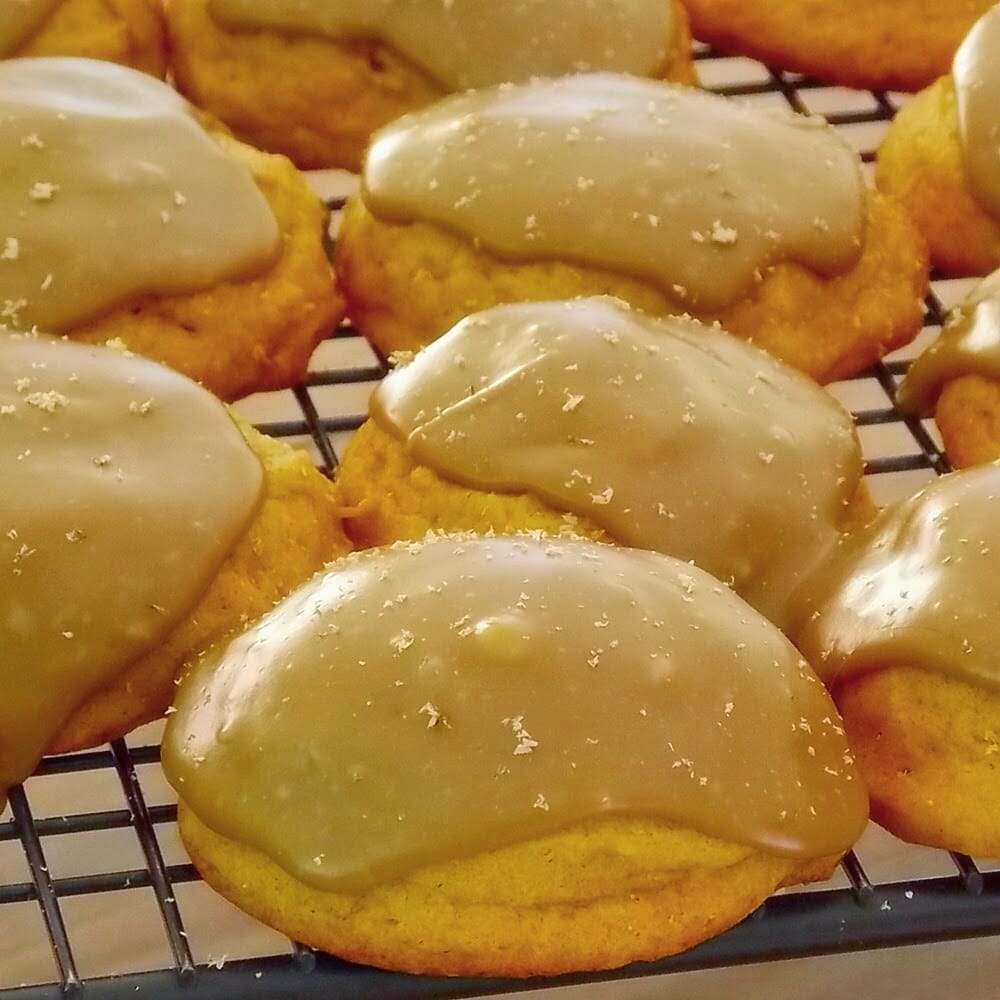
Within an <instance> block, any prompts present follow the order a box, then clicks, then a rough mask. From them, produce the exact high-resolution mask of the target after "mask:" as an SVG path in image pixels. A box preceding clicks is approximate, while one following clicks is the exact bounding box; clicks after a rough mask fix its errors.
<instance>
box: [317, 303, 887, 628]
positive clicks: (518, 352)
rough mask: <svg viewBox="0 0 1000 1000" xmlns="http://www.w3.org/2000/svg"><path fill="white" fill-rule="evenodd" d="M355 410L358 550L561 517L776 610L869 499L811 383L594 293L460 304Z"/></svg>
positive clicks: (675, 322) (835, 409) (841, 428)
mask: <svg viewBox="0 0 1000 1000" xmlns="http://www.w3.org/2000/svg"><path fill="white" fill-rule="evenodd" d="M370 411H371V416H372V419H371V420H369V422H368V423H367V424H365V425H364V426H363V427H362V428H361V429H360V430H359V431H358V433H357V434H356V435H355V436H354V438H353V439H352V440H351V442H350V444H349V445H348V447H347V449H346V451H345V453H344V456H343V461H342V463H341V466H340V469H339V470H338V478H337V484H338V488H339V490H340V493H341V496H342V497H343V499H344V502H345V505H346V506H347V507H348V514H347V520H346V526H347V530H348V532H349V533H350V534H351V536H352V537H353V538H354V540H355V541H356V542H357V543H358V544H359V545H363V546H370V545H384V544H387V543H389V542H393V541H396V540H399V539H419V538H422V537H423V536H424V535H425V534H426V533H427V532H428V531H429V530H443V531H477V532H481V533H488V532H490V531H496V532H500V533H504V532H511V531H526V530H538V531H542V532H545V533H547V534H559V533H565V532H569V531H572V532H575V533H577V534H582V535H586V536H588V537H591V538H597V539H601V540H605V541H611V540H613V541H615V542H617V543H619V544H622V545H631V546H635V547H638V548H644V549H654V550H657V551H660V552H665V553H668V554H669V555H672V556H676V557H678V558H681V559H686V560H690V561H693V562H694V563H696V564H697V565H698V566H700V567H701V568H702V569H704V570H707V571H708V572H710V573H712V574H714V575H715V576H717V577H718V578H719V579H722V580H725V581H726V582H728V583H729V584H730V585H731V586H733V588H734V589H735V590H736V592H737V593H739V594H740V595H741V596H742V597H743V598H744V599H745V600H747V601H748V602H749V603H750V604H752V605H753V606H754V607H755V608H756V609H757V610H758V611H760V612H761V613H762V614H764V615H766V616H767V617H768V618H770V619H771V620H772V621H774V622H776V623H777V624H779V625H781V624H784V623H786V622H787V621H788V620H789V618H790V616H792V615H793V613H794V612H793V608H794V605H795V601H796V595H797V593H798V591H799V589H800V588H801V587H802V586H803V584H804V582H805V581H806V580H807V579H808V577H809V576H810V574H811V572H812V571H813V570H815V569H816V567H817V566H819V565H821V564H822V563H823V562H824V561H825V560H826V559H827V558H829V556H830V554H831V552H832V551H833V550H834V549H835V548H836V546H837V545H838V543H839V539H840V536H841V534H842V533H843V532H845V531H849V530H852V529H853V528H854V527H856V525H857V523H858V522H859V521H861V520H864V519H866V517H867V516H869V515H870V514H871V513H873V511H872V509H871V503H870V500H869V499H868V496H867V493H866V492H865V491H864V487H863V485H862V479H861V476H862V460H861V448H860V445H859V443H858V439H857V435H856V433H855V430H854V426H853V423H852V421H851V418H850V416H849V414H847V412H846V411H844V410H843V409H842V408H841V407H840V406H839V404H837V403H836V402H835V401H834V400H833V399H832V398H831V397H830V396H829V395H828V394H827V393H825V392H823V391H822V390H821V389H820V388H819V387H818V386H816V385H815V384H814V383H812V382H811V381H810V380H809V379H807V378H805V377H804V376H802V375H800V374H799V373H798V372H795V371H793V370H791V369H790V368H788V367H786V366H785V365H782V364H781V363H780V362H777V361H775V360H774V359H773V358H771V357H770V356H768V355H767V354H765V353H764V352H763V351H760V350H758V349H757V348H754V347H751V346H749V345H747V344H745V343H743V342H742V341H740V340H737V339H736V338H735V337H731V336H729V335H728V334H727V333H725V332H724V331H720V330H716V329H712V328H707V327H703V326H702V325H701V324H699V323H697V322H695V321H693V320H689V319H680V318H677V317H670V318H652V317H648V316H644V315H643V314H642V313H639V312H633V311H631V310H629V308H628V307H627V306H625V305H624V304H623V303H619V302H615V301H614V300H610V299H584V300H577V301H575V302H548V303H543V302H532V303H522V304H517V305H510V306H498V307H497V308H495V309H492V310H490V311H488V312H484V313H479V314H477V315H474V316H471V317H469V318H468V319H466V320H464V321H463V322H462V323H460V324H459V325H458V326H457V327H455V329H453V330H452V331H450V332H449V333H448V334H447V335H446V336H444V337H442V338H441V339H440V340H438V341H436V342H435V343H434V344H432V345H431V346H430V347H428V348H426V349H425V350H424V351H422V352H421V353H420V354H418V355H417V356H416V358H414V359H413V361H412V362H410V363H408V364H405V365H402V366H401V367H399V368H397V369H396V370H395V371H394V372H393V373H391V374H390V375H389V376H388V377H387V378H386V379H385V381H384V382H383V383H382V385H380V386H379V388H378V389H377V390H376V392H375V394H374V395H373V397H372V400H371V404H370ZM820 454H821V455H823V456H825V460H824V462H823V463H817V462H816V456H817V455H820Z"/></svg>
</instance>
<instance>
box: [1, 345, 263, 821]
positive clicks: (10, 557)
mask: <svg viewBox="0 0 1000 1000" xmlns="http://www.w3.org/2000/svg"><path fill="white" fill-rule="evenodd" d="M0 468H2V469H3V470H4V474H3V490H2V491H0V691H2V692H3V697H0V801H2V798H3V794H4V792H5V790H6V789H7V788H8V787H9V786H10V785H11V784H14V783H16V782H18V781H20V780H22V779H23V778H25V777H27V775H28V774H30V773H31V771H32V769H33V768H34V766H35V764H36V763H37V761H38V759H39V758H40V757H41V756H42V754H43V753H44V752H45V750H46V749H47V748H48V747H49V746H50V745H51V743H52V740H53V737H54V735H55V734H56V733H57V732H58V731H59V729H60V727H61V726H62V725H63V723H64V722H65V721H66V719H67V718H68V717H69V716H70V715H71V713H72V712H73V711H74V710H75V709H76V707H77V706H78V705H79V704H81V703H82V702H83V701H84V700H85V699H86V698H87V697H88V696H89V695H90V694H91V693H93V692H94V691H96V690H98V689H100V688H101V687H103V686H105V685H106V684H108V683H109V682H110V681H112V680H113V678H114V677H115V676H116V674H117V673H119V672H120V671H121V670H122V669H123V668H124V667H126V666H128V665H129V664H130V663H131V662H133V661H135V660H136V659H137V658H138V657H140V656H141V655H142V654H144V653H145V652H147V651H148V650H150V649H152V648H153V647H154V646H156V645H157V644H158V643H159V642H160V641H161V640H162V639H163V638H164V637H165V636H166V635H167V634H168V633H169V632H170V631H171V630H172V629H173V628H174V627H175V626H176V625H177V623H178V622H179V621H180V620H181V619H182V618H183V617H184V616H185V615H186V614H187V612H188V611H189V610H190V609H191V607H193V606H194V604H195V603H196V602H197V601H198V599H199V598H200V597H201V595H202V593H203V592H204V590H205V589H206V587H207V586H208V584H209V583H210V582H211V580H212V579H213V577H214V576H215V574H216V573H217V571H218V569H219V566H220V565H221V564H222V562H223V560H224V559H225V558H226V556H227V555H228V554H229V551H230V549H231V548H232V546H233V544H234V543H235V542H236V541H237V539H238V538H239V537H240V536H241V535H242V534H243V532H244V531H245V528H246V525H247V523H248V521H249V520H250V518H251V517H252V516H253V514H254V512H255V511H256V508H257V504H258V502H259V500H260V495H261V490H262V487H263V473H262V470H261V467H260V463H259V462H258V461H257V459H256V457H255V456H254V454H253V453H252V452H251V451H250V449H249V448H248V446H247V444H246V442H245V441H244V439H243V436H242V434H240V432H239V430H238V429H237V427H236V426H235V424H234V423H233V421H232V420H231V419H230V417H229V415H228V413H227V411H226V410H225V408H224V407H223V406H222V404H220V403H219V402H218V401H217V400H216V399H215V398H214V397H213V396H211V395H210V394H209V393H208V392H206V391H205V390H204V389H201V388H200V387H198V386H197V385H195V384H194V383H193V382H190V381H188V380H187V379H185V378H183V377H182V376H180V375H177V374H175V373H173V372H171V371H169V370H168V369H166V368H163V367H161V366H159V365H156V364H154V363H153V362H150V361H144V360H142V359H140V358H137V357H133V356H131V355H128V354H125V353H122V352H121V351H118V350H112V349H111V348H107V347H86V346H83V345H80V344H73V343H69V342H64V341H60V340H55V339H51V338H40V337H32V336H23V335H17V334H2V333H0Z"/></svg>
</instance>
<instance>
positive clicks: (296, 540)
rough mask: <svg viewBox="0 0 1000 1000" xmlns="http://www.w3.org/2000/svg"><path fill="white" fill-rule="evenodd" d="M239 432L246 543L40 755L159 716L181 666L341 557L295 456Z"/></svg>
mask: <svg viewBox="0 0 1000 1000" xmlns="http://www.w3.org/2000/svg"><path fill="white" fill-rule="evenodd" d="M240 429H241V430H242V432H243V434H244V436H245V437H246V439H247V441H248V443H249V444H250V446H251V448H252V449H253V451H254V453H255V454H256V455H257V456H258V458H259V459H260V460H261V462H262V464H263V466H264V477H265V486H264V489H265V493H264V498H263V501H262V503H261V506H260V507H259V509H258V511H257V514H256V516H255V517H254V520H253V521H252V522H251V524H250V527H249V529H248V530H247V532H246V535H245V536H244V538H243V539H242V540H241V541H240V542H239V543H238V544H237V545H236V547H235V548H234V549H233V550H232V552H231V553H230V555H229V556H228V558H227V559H226V561H225V562H224V563H223V565H222V567H221V569H220V570H219V572H218V574H217V575H216V577H215V579H214V581H213V582H212V584H211V586H210V587H209V589H208V590H207V591H206V593H205V595H204V596H203V597H202V598H201V600H200V601H199V602H198V604H197V606H196V607H195V608H194V609H193V610H192V611H191V612H190V614H189V615H188V616H187V618H186V619H185V620H184V621H183V622H182V623H181V624H180V625H179V626H178V627H177V628H175V629H174V631H173V632H172V633H170V635H169V637H168V639H167V640H166V641H165V642H164V643H163V644H162V645H161V646H159V647H157V648H156V649H154V650H152V651H151V652H150V653H148V654H147V655H146V656H143V657H142V658H141V659H139V660H137V661H136V662H135V663H134V664H133V665H132V666H130V667H128V668H127V669H126V670H125V672H124V673H122V674H121V675H119V677H118V678H117V679H116V680H115V682H114V683H113V684H110V685H108V686H107V687H106V688H104V689H103V690H101V691H98V692H97V693H96V694H94V695H93V696H92V697H91V698H89V699H88V700H87V701H86V702H84V703H83V704H82V705H80V706H79V708H77V710H76V711H75V712H74V713H73V715H72V716H71V717H70V718H69V720H68V721H67V723H66V725H65V726H64V728H63V729H62V731H61V732H60V734H59V737H58V739H57V740H56V742H55V745H54V746H52V747H51V748H50V750H49V752H50V753H68V752H70V751H73V750H81V749H83V748H85V747H90V746H95V745H96V744H99V743H103V742H106V741H107V740H110V739H115V738H116V737H119V736H123V735H125V733H127V732H129V731H130V730H132V729H134V728H135V727H136V726H139V725H141V724H142V723H144V722H149V721H151V720H152V719H155V718H157V717H158V716H161V715H162V714H163V713H164V711H165V710H166V709H167V707H168V706H169V705H170V703H171V702H172V700H173V695H174V685H175V684H176V682H177V678H178V676H179V675H180V674H181V672H182V671H183V669H184V667H185V665H188V664H190V663H192V662H193V660H194V658H195V657H196V656H197V655H198V654H199V653H201V652H203V651H204V650H206V649H208V648H209V647H210V646H212V645H213V644H215V643H217V642H221V641H222V640H224V639H225V638H226V637H227V636H229V635H231V634H233V633H234V632H236V631H238V630H239V629H240V628H243V627H245V626H246V624H247V622H249V621H252V620H254V619H255V618H258V617H260V616H261V615H262V614H264V612H266V611H267V610H269V609H270V608H271V607H272V606H273V605H274V604H275V603H276V602H277V601H279V600H280V599H281V598H282V597H283V596H284V595H285V594H287V593H288V592H289V591H291V590H292V589H293V588H294V587H296V586H297V585H298V584H300V583H302V582H303V581H304V580H306V579H308V578H309V577H310V576H311V575H312V574H313V573H315V572H316V571H317V570H319V569H321V568H322V566H323V565H324V564H325V563H326V562H327V561H328V560H330V559H334V558H336V557H338V556H341V555H344V554H345V553H347V552H348V551H350V548H351V546H350V543H349V542H348V541H347V539H346V537H345V535H344V533H343V531H342V528H341V521H340V510H339V508H338V505H337V503H336V500H335V497H334V493H333V489H332V487H331V485H330V483H329V482H328V481H327V480H326V479H325V478H324V477H323V476H322V475H321V474H320V473H318V472H317V471H316V469H315V468H313V466H312V463H311V462H310V461H309V459H308V457H307V456H306V455H305V453H304V452H300V451H295V450H293V449H291V448H289V447H288V446H287V445H285V444H282V443H281V442H279V441H275V440H272V439H271V438H268V437H265V436H264V435H262V434H259V433H257V432H256V431H255V430H254V429H253V428H252V427H250V426H248V425H246V424H242V425H241V426H240Z"/></svg>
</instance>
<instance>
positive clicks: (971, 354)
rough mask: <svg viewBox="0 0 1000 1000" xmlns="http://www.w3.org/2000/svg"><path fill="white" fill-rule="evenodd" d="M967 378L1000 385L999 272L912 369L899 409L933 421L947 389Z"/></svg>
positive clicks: (901, 392) (952, 319) (987, 280)
mask: <svg viewBox="0 0 1000 1000" xmlns="http://www.w3.org/2000/svg"><path fill="white" fill-rule="evenodd" d="M964 375H980V376H982V377H983V378H990V379H997V380H1000V271H994V272H993V273H992V274H991V275H990V276H989V277H988V278H985V279H984V280H983V281H981V282H980V283H979V284H978V285H977V286H976V287H975V289H973V291H972V293H971V294H970V295H969V296H968V297H967V298H966V299H965V301H964V302H962V304H961V305H960V306H959V307H958V308H957V309H956V310H955V311H954V312H953V313H952V315H951V316H950V317H949V318H948V322H947V323H946V324H945V327H944V329H943V330H942V331H941V335H940V336H939V337H938V339H937V340H935V341H934V343H933V344H931V346H930V347H929V348H928V349H927V350H926V351H924V353H923V354H921V355H920V357H919V358H917V360H916V361H914V362H913V364H912V365H911V366H910V370H909V371H908V372H907V373H906V377H905V378H904V379H903V381H902V383H901V384H900V386H899V390H898V392H897V396H896V401H897V403H898V404H899V408H900V409H901V410H902V411H903V412H904V413H909V414H910V415H912V416H915V417H924V416H930V415H931V414H932V413H933V412H934V406H935V404H936V403H937V399H938V396H940V395H941V390H942V389H943V388H944V386H945V385H946V384H947V383H948V382H951V381H953V380H954V379H957V378H961V377H962V376H964Z"/></svg>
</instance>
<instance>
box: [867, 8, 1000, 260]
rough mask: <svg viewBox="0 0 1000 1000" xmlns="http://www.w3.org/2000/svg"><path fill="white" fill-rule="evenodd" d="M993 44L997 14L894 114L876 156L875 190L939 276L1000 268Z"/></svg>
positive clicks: (998, 86)
mask: <svg viewBox="0 0 1000 1000" xmlns="http://www.w3.org/2000/svg"><path fill="white" fill-rule="evenodd" d="M998 44H1000V8H996V9H994V10H991V11H990V13H988V14H987V15H986V16H985V17H983V18H982V19H981V20H980V21H979V22H978V23H977V24H976V26H975V28H974V29H973V30H972V32H970V34H969V35H968V37H967V38H966V39H965V41H964V42H963V43H962V46H961V48H960V49H959V51H958V54H957V55H956V57H955V62H954V65H953V67H952V71H951V73H950V74H949V75H947V76H943V77H941V79H939V80H937V81H936V82H935V83H933V84H932V85H931V86H929V87H928V88H927V89H926V90H923V91H921V92H920V93H919V94H917V95H916V96H915V97H914V98H913V99H912V100H911V101H909V102H908V103H907V104H906V105H905V106H904V107H903V108H901V109H900V111H899V113H898V114H897V115H896V118H895V120H894V121H893V123H892V125H891V126H890V127H889V130H888V132H887V133H886V136H885V139H884V141H883V142H882V145H881V147H880V148H879V151H878V162H877V168H876V173H875V180H876V183H877V185H878V187H879V190H881V191H884V192H886V193H888V194H890V195H892V196H893V197H894V198H896V199H898V201H899V202H900V204H902V205H903V207H904V208H905V209H906V211H907V213H908V214H909V215H910V217H911V218H912V219H913V220H914V222H916V224H917V227H918V228H919V229H920V231H921V233H922V234H923V236H924V238H925V239H926V240H927V245H928V247H929V248H930V254H931V261H932V263H933V264H934V266H935V267H936V268H937V269H938V270H939V271H940V272H941V273H942V274H946V275H956V276H957V275H970V274H987V273H989V272H990V271H992V270H994V269H995V268H997V267H998V266H1000V221H998V220H1000V183H998V182H997V180H996V178H997V177H998V176H1000V154H998V153H997V148H996V139H995V131H996V123H997V114H996V108H997V99H998V97H1000V70H997V69H996V66H995V61H994V59H993V53H994V52H995V51H996V46H997V45H998Z"/></svg>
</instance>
